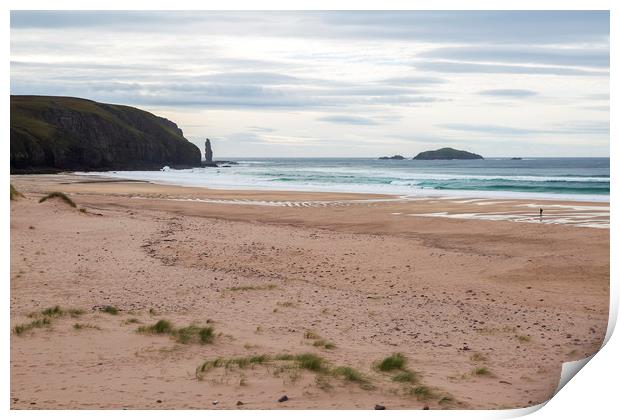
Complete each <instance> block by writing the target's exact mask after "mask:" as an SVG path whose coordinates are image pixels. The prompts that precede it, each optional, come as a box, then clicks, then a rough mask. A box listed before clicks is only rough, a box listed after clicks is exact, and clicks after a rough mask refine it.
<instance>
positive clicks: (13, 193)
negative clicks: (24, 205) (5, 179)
mask: <svg viewBox="0 0 620 420" xmlns="http://www.w3.org/2000/svg"><path fill="white" fill-rule="evenodd" d="M10 185H11V201H13V200H17V199H18V198H20V197H23V196H24V195H23V194H22V193H20V192H19V191H17V190H16V189H15V187H14V186H13V184H10Z"/></svg>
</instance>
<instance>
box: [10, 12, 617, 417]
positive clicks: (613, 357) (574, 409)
mask: <svg viewBox="0 0 620 420" xmlns="http://www.w3.org/2000/svg"><path fill="white" fill-rule="evenodd" d="M617 4H618V2H617V1H616V2H614V1H611V0H591V1H579V0H564V1H561V2H560V1H557V0H555V1H553V0H521V1H509V0H506V1H501V2H499V1H492V0H470V1H467V2H464V1H458V0H451V1H448V0H434V1H433V2H423V1H417V0H409V1H405V0H382V1H381V2H377V1H369V0H357V1H346V0H342V1H338V0H315V1H312V2H311V1H297V2H295V4H294V6H295V7H292V2H291V1H290V0H289V1H284V0H271V1H268V0H265V1H261V2H252V1H241V0H228V1H226V2H206V1H202V2H199V1H193V0H175V1H174V2H160V3H155V2H154V1H145V0H136V1H129V0H108V1H106V2H103V1H99V0H98V1H90V2H88V3H86V2H84V1H83V0H82V1H77V0H57V1H54V2H53V4H52V3H51V2H49V1H41V0H38V1H34V0H33V1H28V0H25V1H14V0H9V1H7V2H3V9H4V10H3V12H4V13H3V14H2V18H1V22H2V35H3V42H2V44H1V45H2V53H3V56H4V57H5V61H4V68H5V70H4V74H3V77H2V89H3V93H4V96H3V100H2V101H1V104H2V105H1V106H2V113H1V118H2V121H3V125H2V127H4V135H3V136H2V140H3V141H2V147H3V150H2V151H3V154H2V156H3V157H4V160H3V168H2V174H3V175H4V177H5V178H4V188H5V191H6V189H8V185H9V179H8V178H9V169H8V168H9V149H10V146H9V141H8V137H9V136H8V127H9V91H10V69H9V59H8V58H9V56H10V53H9V48H10V42H9V41H10V25H9V20H10V13H9V10H11V9H15V10H28V9H30V10H37V9H43V10H45V9H50V8H51V6H53V7H54V9H65V10H70V9H84V10H105V9H115V10H134V9H146V10H182V9H189V10H198V9H207V10H208V9H211V10H295V9H297V10H312V9H314V10H321V9H322V10H346V9H352V10H353V9H358V10H361V9H363V10H380V9H402V10H404V9H411V10H611V34H610V35H611V36H610V39H611V46H612V47H611V49H610V54H611V68H613V69H617V68H618V64H619V63H618V51H620V49H619V48H617V42H616V41H617V38H618V24H619V23H620V19H619V18H618V16H619V14H620V10H619V9H620V6H618V5H617ZM614 47H616V48H615V50H614ZM614 75H615V70H614V73H612V76H611V77H610V88H611V93H612V95H611V110H613V109H614V105H613V104H614V98H615V96H614V94H613V93H614V89H616V90H617V86H616V83H614V77H613V76H614ZM611 110H610V116H611V115H613V112H612V111H611ZM610 123H611V127H610V128H611V131H610V133H611V134H610V135H611V139H613V138H614V134H615V133H617V131H618V124H617V121H614V119H613V118H612V119H611V121H610ZM610 147H611V158H612V159H611V180H612V181H611V183H612V184H613V185H614V188H612V189H611V194H610V203H612V205H611V220H612V223H611V230H610V234H611V255H620V253H619V250H618V246H617V240H618V229H617V224H616V223H615V220H616V215H617V211H616V204H615V203H616V202H617V195H618V194H617V193H616V189H615V184H616V181H615V178H616V172H617V168H618V156H617V154H618V150H617V149H618V146H617V145H615V144H614V141H611V142H610ZM4 200H5V202H4V203H5V204H4V205H3V206H2V210H1V211H2V217H3V223H2V227H1V229H2V232H1V233H2V238H4V240H3V241H2V256H1V258H2V265H1V267H3V274H4V275H3V279H4V282H3V286H4V287H3V289H2V291H3V299H4V303H5V305H4V307H3V310H2V319H3V322H2V333H3V334H4V338H5V339H4V340H2V343H3V344H4V345H3V346H2V347H1V353H2V360H3V362H2V370H3V377H2V381H1V382H0V383H1V385H0V395H2V396H3V397H4V399H3V406H4V410H6V411H9V408H10V401H9V395H10V375H9V357H10V353H9V340H10V313H9V305H8V302H9V293H10V282H9V267H10V258H9V252H10V239H9V235H10V230H9V223H8V221H9V215H10V204H9V200H8V194H6V193H5V198H4ZM611 293H612V299H611V308H610V329H609V330H608V334H607V337H606V338H607V339H609V341H608V342H607V345H606V346H605V347H604V348H603V349H602V350H601V351H600V353H599V354H597V355H595V356H594V358H593V359H592V361H591V362H590V363H588V365H587V366H586V367H585V368H584V369H583V371H582V372H581V373H579V376H578V378H577V379H576V380H573V381H570V382H569V383H568V384H567V385H566V386H565V387H564V389H562V390H561V391H560V392H559V393H558V395H557V396H555V397H554V398H552V399H551V400H550V401H549V402H548V403H547V404H546V406H545V407H544V409H541V410H538V411H536V409H537V408H540V407H534V408H531V409H525V410H507V411H458V412H454V411H452V412H447V411H415V412H412V411H385V412H384V413H386V414H384V415H389V416H390V417H392V418H396V417H398V418H411V417H412V416H416V417H417V416H431V417H433V418H457V417H458V418H465V419H467V418H469V419H481V418H508V417H514V416H518V415H524V414H527V413H529V412H532V411H536V412H535V413H534V414H532V415H531V417H530V418H536V419H552V418H561V419H563V420H564V419H568V420H570V419H582V418H584V417H587V418H590V419H598V418H601V419H603V418H611V417H612V415H613V414H612V413H616V414H617V412H618V410H617V406H616V399H617V391H616V389H617V381H618V378H619V377H620V376H619V375H618V373H620V367H619V366H620V362H619V360H618V358H619V356H620V342H619V340H618V338H617V337H613V336H611V339H610V334H611V331H612V330H613V326H614V325H615V321H616V318H617V312H618V270H617V264H616V262H615V260H614V259H612V260H611ZM543 405H544V404H543ZM373 413H374V412H373V411H353V412H352V411H322V412H320V413H319V412H317V411H295V412H291V411H243V412H242V411H219V412H209V413H205V412H204V411H195V412H188V411H175V412H174V413H169V412H164V411H148V412H144V411H53V412H49V411H38V412H37V411H11V412H9V415H10V416H11V417H14V418H39V417H41V416H43V417H48V416H57V415H59V416H62V417H63V418H69V419H70V418H83V417H85V416H88V417H90V418H92V419H106V420H108V419H109V418H110V417H125V418H141V417H143V416H144V415H148V416H150V417H153V418H155V419H157V418H166V417H168V416H169V415H171V414H173V415H174V417H175V418H178V417H180V418H198V417H200V418H204V416H205V415H209V416H210V417H213V418H216V419H219V418H227V419H228V418H240V417H244V418H247V417H248V415H251V416H252V418H265V419H267V418H269V419H272V418H284V417H287V418H288V417H289V416H291V415H294V416H295V417H297V418H301V419H306V418H307V419H313V420H314V419H315V418H316V416H317V415H320V416H322V417H323V416H327V417H329V418H332V417H334V418H335V417H336V416H338V417H340V416H343V415H345V416H346V415H349V414H351V415H354V416H355V417H357V418H369V417H371V416H376V415H378V414H373ZM387 413H389V414H387Z"/></svg>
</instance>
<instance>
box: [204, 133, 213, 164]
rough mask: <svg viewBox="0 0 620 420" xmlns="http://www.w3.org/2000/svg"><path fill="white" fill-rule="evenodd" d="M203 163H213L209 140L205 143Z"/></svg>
mask: <svg viewBox="0 0 620 420" xmlns="http://www.w3.org/2000/svg"><path fill="white" fill-rule="evenodd" d="M205 162H206V163H211V162H213V150H211V140H209V139H207V140H206V141H205Z"/></svg>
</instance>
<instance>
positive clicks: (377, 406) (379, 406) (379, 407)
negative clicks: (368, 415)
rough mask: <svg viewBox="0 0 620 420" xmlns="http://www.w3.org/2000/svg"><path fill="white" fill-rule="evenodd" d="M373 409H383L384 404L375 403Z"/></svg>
mask: <svg viewBox="0 0 620 420" xmlns="http://www.w3.org/2000/svg"><path fill="white" fill-rule="evenodd" d="M375 410H385V406H384V405H381V404H376V405H375Z"/></svg>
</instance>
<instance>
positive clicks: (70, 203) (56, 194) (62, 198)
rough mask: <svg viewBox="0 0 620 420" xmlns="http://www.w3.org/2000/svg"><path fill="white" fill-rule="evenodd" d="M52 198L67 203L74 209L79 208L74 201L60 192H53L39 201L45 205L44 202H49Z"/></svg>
mask: <svg viewBox="0 0 620 420" xmlns="http://www.w3.org/2000/svg"><path fill="white" fill-rule="evenodd" d="M50 198H60V199H61V200H62V201H64V202H65V203H67V204H68V205H70V206H71V207H74V208H75V207H77V205H76V204H75V202H74V201H73V200H72V199H70V198H69V196H68V195H67V194H65V193H62V192H60V191H54V192H51V193H49V194H47V195H45V196H43V197H41V199H40V200H39V203H43V202H45V201H47V200H49V199H50Z"/></svg>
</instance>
